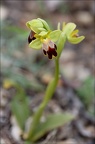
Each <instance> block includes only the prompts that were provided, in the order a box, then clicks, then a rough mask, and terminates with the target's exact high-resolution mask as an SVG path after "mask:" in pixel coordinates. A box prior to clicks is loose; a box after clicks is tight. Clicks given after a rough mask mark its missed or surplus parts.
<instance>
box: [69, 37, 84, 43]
mask: <svg viewBox="0 0 95 144" xmlns="http://www.w3.org/2000/svg"><path fill="white" fill-rule="evenodd" d="M84 38H85V37H84V36H80V37H76V38H75V37H74V38H73V37H68V41H69V42H70V43H72V44H78V43H80V42H81V41H82V40H83V39H84Z"/></svg>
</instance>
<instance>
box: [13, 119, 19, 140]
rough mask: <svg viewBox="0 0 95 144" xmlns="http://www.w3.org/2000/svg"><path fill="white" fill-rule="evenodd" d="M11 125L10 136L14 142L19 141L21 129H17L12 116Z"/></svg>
mask: <svg viewBox="0 0 95 144" xmlns="http://www.w3.org/2000/svg"><path fill="white" fill-rule="evenodd" d="M11 123H12V128H11V135H12V136H13V138H14V139H15V140H17V141H20V135H21V129H20V128H19V126H18V124H17V122H16V119H15V117H13V116H12V117H11Z"/></svg>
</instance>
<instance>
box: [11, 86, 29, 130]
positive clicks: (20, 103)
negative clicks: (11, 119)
mask: <svg viewBox="0 0 95 144" xmlns="http://www.w3.org/2000/svg"><path fill="white" fill-rule="evenodd" d="M16 88H17V90H18V91H17V94H16V95H15V96H14V98H13V100H12V102H11V109H12V112H13V114H14V116H15V117H16V120H17V122H18V124H19V126H20V128H21V129H22V130H24V126H25V122H26V120H27V118H28V117H29V116H30V111H29V106H28V99H27V96H26V95H25V93H24V90H23V89H22V88H21V87H20V86H16Z"/></svg>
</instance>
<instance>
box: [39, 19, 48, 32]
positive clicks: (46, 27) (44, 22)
mask: <svg viewBox="0 0 95 144" xmlns="http://www.w3.org/2000/svg"><path fill="white" fill-rule="evenodd" d="M38 20H40V21H41V22H42V23H43V25H44V28H45V29H46V30H48V31H49V30H50V28H49V25H48V24H47V22H46V21H45V20H43V19H41V18H38Z"/></svg>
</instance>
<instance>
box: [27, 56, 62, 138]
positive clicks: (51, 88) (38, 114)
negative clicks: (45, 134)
mask: <svg viewBox="0 0 95 144" xmlns="http://www.w3.org/2000/svg"><path fill="white" fill-rule="evenodd" d="M58 79H59V59H55V76H54V79H53V80H52V81H51V82H50V83H49V85H48V87H47V89H46V94H45V97H44V99H43V102H42V103H41V105H40V106H39V109H38V111H37V112H36V113H35V115H34V117H33V122H32V125H31V127H30V130H29V133H28V139H32V136H33V132H34V130H35V129H36V127H37V124H38V123H39V121H40V118H41V116H42V113H43V111H44V109H45V107H46V105H47V104H48V102H49V100H50V99H51V97H52V96H53V93H54V91H55V89H56V86H57V83H58Z"/></svg>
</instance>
